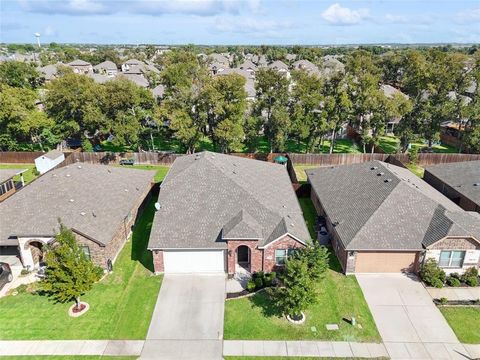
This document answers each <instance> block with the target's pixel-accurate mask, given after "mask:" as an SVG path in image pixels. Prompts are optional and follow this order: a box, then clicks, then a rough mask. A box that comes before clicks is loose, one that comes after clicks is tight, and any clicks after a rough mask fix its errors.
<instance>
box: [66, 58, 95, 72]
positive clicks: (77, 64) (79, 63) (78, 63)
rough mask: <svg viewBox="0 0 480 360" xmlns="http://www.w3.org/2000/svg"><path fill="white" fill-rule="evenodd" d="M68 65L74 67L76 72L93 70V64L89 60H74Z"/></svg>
mask: <svg viewBox="0 0 480 360" xmlns="http://www.w3.org/2000/svg"><path fill="white" fill-rule="evenodd" d="M67 66H69V67H71V68H72V69H73V72H74V73H75V74H88V73H89V72H92V71H93V66H92V64H90V63H89V62H86V61H83V60H78V59H77V60H73V61H72V62H69V63H68V64H67Z"/></svg>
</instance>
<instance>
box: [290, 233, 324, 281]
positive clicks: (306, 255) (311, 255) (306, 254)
mask: <svg viewBox="0 0 480 360" xmlns="http://www.w3.org/2000/svg"><path fill="white" fill-rule="evenodd" d="M293 257H294V258H298V259H301V260H304V261H305V262H306V263H307V267H308V273H309V274H310V277H311V278H312V280H314V281H318V280H320V279H322V278H323V277H324V276H325V273H326V272H327V269H328V249H327V248H326V247H325V246H320V245H319V244H318V242H317V241H314V240H312V241H311V244H309V245H307V246H306V247H305V248H303V249H300V250H298V251H296V252H295V253H294V255H293Z"/></svg>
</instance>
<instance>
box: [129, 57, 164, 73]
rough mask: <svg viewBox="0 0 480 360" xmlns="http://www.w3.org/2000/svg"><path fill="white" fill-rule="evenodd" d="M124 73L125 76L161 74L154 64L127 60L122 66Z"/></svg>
mask: <svg viewBox="0 0 480 360" xmlns="http://www.w3.org/2000/svg"><path fill="white" fill-rule="evenodd" d="M122 72H123V73H125V74H137V75H140V74H147V73H148V72H154V73H159V72H160V71H159V70H158V69H157V68H156V67H155V65H153V63H145V62H143V61H140V60H137V59H130V60H127V61H126V62H124V63H123V64H122Z"/></svg>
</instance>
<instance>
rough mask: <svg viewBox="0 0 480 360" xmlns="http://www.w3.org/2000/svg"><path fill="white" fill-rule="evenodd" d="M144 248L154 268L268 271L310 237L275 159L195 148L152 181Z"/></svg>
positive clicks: (297, 204)
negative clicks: (156, 183)
mask: <svg viewBox="0 0 480 360" xmlns="http://www.w3.org/2000/svg"><path fill="white" fill-rule="evenodd" d="M158 202H159V210H158V211H157V213H156V214H155V219H154V222H153V226H152V231H151V234H150V241H149V244H148V248H149V249H150V250H151V251H152V252H153V258H154V266H155V272H157V273H163V272H165V273H198V272H202V273H209V272H220V273H221V272H226V273H228V274H229V276H233V275H234V274H235V273H236V272H239V271H240V272H245V271H246V272H250V273H252V272H255V271H260V270H263V271H273V270H275V269H278V268H279V267H282V266H283V265H284V262H285V259H286V258H287V256H288V255H289V254H291V252H292V251H294V250H295V249H297V248H300V247H303V246H305V244H306V242H307V241H308V240H309V239H310V236H309V233H308V230H307V227H306V224H305V221H304V219H303V214H302V211H301V208H300V205H299V203H298V200H297V198H296V196H295V193H294V190H293V188H292V184H291V182H290V178H289V176H288V173H287V170H286V168H285V167H284V166H282V165H277V164H273V163H268V162H264V161H258V160H251V159H247V158H242V157H236V156H230V155H224V154H215V153H211V152H202V153H199V154H193V155H188V156H182V157H180V158H177V159H176V160H175V162H174V163H173V165H172V167H171V168H170V171H169V173H168V174H167V176H166V178H165V180H164V182H163V183H162V185H161V187H160V194H159V200H158Z"/></svg>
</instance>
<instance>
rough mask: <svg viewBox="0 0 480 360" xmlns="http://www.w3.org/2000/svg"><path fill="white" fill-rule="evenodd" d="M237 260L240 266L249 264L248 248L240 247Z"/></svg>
mask: <svg viewBox="0 0 480 360" xmlns="http://www.w3.org/2000/svg"><path fill="white" fill-rule="evenodd" d="M237 258H238V263H239V264H247V263H248V262H249V261H250V251H249V248H248V246H245V245H242V246H239V247H238V250H237Z"/></svg>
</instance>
